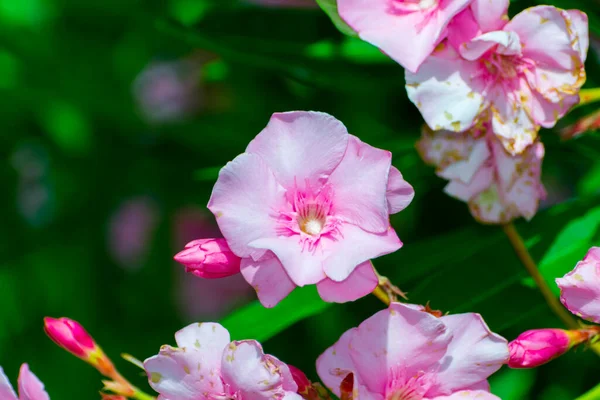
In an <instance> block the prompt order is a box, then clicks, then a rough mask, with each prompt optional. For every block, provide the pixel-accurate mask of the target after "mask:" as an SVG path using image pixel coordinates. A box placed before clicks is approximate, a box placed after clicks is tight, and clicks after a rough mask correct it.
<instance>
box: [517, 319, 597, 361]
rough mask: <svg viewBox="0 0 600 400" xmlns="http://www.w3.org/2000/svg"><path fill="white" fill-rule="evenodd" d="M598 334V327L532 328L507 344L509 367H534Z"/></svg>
mask: <svg viewBox="0 0 600 400" xmlns="http://www.w3.org/2000/svg"><path fill="white" fill-rule="evenodd" d="M597 334H598V329H596V328H594V329H579V330H571V331H567V330H564V329H533V330H529V331H526V332H523V333H521V334H520V335H519V337H517V338H516V339H515V340H513V341H512V342H510V343H509V344H508V348H509V350H510V359H509V360H508V366H509V367H511V368H535V367H539V366H540V365H543V364H546V363H547V362H550V361H552V360H554V359H555V358H557V357H559V356H561V355H563V354H565V353H566V352H567V351H569V349H571V348H572V347H574V346H577V345H579V344H581V343H585V342H587V341H588V340H590V339H591V338H592V337H594V336H595V335H597Z"/></svg>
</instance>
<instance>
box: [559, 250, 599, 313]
mask: <svg viewBox="0 0 600 400" xmlns="http://www.w3.org/2000/svg"><path fill="white" fill-rule="evenodd" d="M595 249H596V250H595V251H596V252H597V251H598V250H597V249H598V248H595ZM556 284H557V285H558V287H559V288H560V301H561V302H562V303H563V304H564V305H565V307H567V308H568V309H569V311H571V312H572V313H573V314H575V315H577V316H578V317H581V318H583V319H587V320H588V321H592V322H596V323H600V262H598V261H597V260H595V259H593V258H592V257H589V258H586V259H584V260H583V261H580V262H578V263H577V265H576V266H575V269H574V270H573V271H571V272H569V273H568V274H566V275H565V276H564V277H562V278H557V279H556Z"/></svg>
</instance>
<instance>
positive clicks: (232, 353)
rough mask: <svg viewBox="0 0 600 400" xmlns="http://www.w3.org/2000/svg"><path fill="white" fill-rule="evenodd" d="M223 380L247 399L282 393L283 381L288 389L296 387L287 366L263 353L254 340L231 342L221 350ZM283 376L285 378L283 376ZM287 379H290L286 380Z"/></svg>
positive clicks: (271, 396)
mask: <svg viewBox="0 0 600 400" xmlns="http://www.w3.org/2000/svg"><path fill="white" fill-rule="evenodd" d="M222 362H223V370H222V373H223V380H224V381H225V383H226V384H227V385H228V386H229V389H230V390H231V391H232V392H234V393H239V395H240V396H241V398H243V399H247V400H267V399H273V398H279V397H282V396H283V395H284V394H285V389H284V387H283V385H284V381H285V383H286V385H289V388H290V389H291V391H292V392H295V391H296V390H297V389H298V386H297V385H296V383H295V382H294V380H293V379H292V377H291V373H290V371H289V368H288V366H287V365H285V364H284V363H282V362H281V361H279V360H278V359H276V358H275V357H273V356H269V355H265V354H264V352H263V349H262V346H261V345H260V343H258V342H256V341H255V340H244V341H235V342H231V343H230V344H229V345H228V346H227V348H226V350H225V352H223V361H222ZM284 375H287V377H288V378H289V379H287V380H286V379H285V378H284ZM290 380H291V382H290Z"/></svg>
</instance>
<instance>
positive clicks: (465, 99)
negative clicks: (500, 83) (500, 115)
mask: <svg viewBox="0 0 600 400" xmlns="http://www.w3.org/2000/svg"><path fill="white" fill-rule="evenodd" d="M438 47H439V48H438V49H436V51H435V52H434V53H433V54H432V55H431V56H430V57H428V58H427V60H425V62H424V63H423V65H421V67H420V68H419V71H418V72H417V73H411V72H408V71H407V72H406V91H407V93H408V97H409V99H410V100H411V101H412V102H413V103H414V104H415V105H416V106H417V108H418V109H419V111H421V114H422V115H423V118H424V119H425V122H427V125H429V127H430V128H431V129H433V130H440V129H446V130H450V131H454V132H461V131H464V130H466V129H468V128H470V127H471V126H472V125H473V124H474V123H475V120H476V118H477V117H478V115H479V114H480V113H481V112H482V111H483V110H484V109H485V108H486V107H487V102H486V101H485V100H484V98H483V96H482V95H481V91H482V90H483V87H482V86H481V84H480V83H479V81H478V80H473V77H474V76H477V73H478V69H479V66H478V64H477V63H473V62H470V61H468V60H465V59H463V58H462V57H460V56H459V55H458V54H457V53H456V51H454V49H452V48H451V47H450V46H447V45H444V44H441V45H440V46H438Z"/></svg>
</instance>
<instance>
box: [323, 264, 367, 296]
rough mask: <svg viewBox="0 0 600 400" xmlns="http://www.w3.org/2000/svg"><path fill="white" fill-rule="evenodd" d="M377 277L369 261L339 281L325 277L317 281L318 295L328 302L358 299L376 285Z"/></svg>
mask: <svg viewBox="0 0 600 400" xmlns="http://www.w3.org/2000/svg"><path fill="white" fill-rule="evenodd" d="M378 283H379V278H377V274H375V271H374V270H373V264H371V262H370V261H367V262H364V263H362V264H360V265H359V266H357V267H356V269H355V270H354V271H352V273H351V274H350V275H349V276H348V278H346V279H345V280H343V281H341V282H336V281H334V280H332V279H329V278H325V279H323V280H322V281H321V282H319V283H317V290H318V291H319V296H321V298H322V299H323V300H325V301H327V302H330V303H346V302H348V301H354V300H358V299H360V298H361V297H364V296H366V295H368V294H369V293H371V292H372V291H373V290H375V288H376V287H377V284H378Z"/></svg>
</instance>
